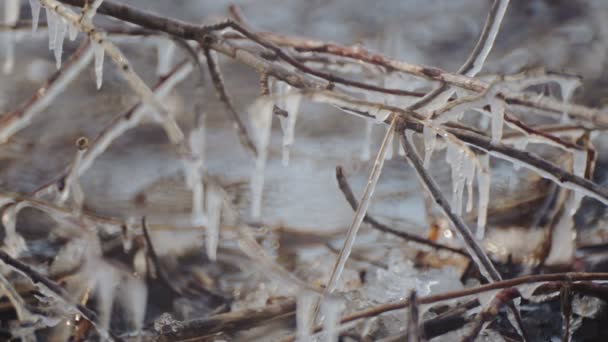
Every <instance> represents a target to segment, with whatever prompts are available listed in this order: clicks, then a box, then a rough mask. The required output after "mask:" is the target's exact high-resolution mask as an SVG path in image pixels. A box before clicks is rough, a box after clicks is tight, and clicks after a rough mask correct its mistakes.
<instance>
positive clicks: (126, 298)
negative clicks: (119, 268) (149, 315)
mask: <svg viewBox="0 0 608 342" xmlns="http://www.w3.org/2000/svg"><path fill="white" fill-rule="evenodd" d="M118 299H119V300H120V303H121V305H122V307H123V309H124V311H125V314H126V318H127V322H128V323H129V327H130V328H131V330H132V332H134V333H135V334H138V333H140V332H141V330H142V328H143V323H144V318H145V315H146V306H147V301H148V288H147V286H146V284H145V283H144V282H143V281H142V280H140V279H138V278H135V277H132V276H129V278H127V281H123V282H122V283H121V284H120V290H119V292H118Z"/></svg>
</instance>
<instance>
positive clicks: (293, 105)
mask: <svg viewBox="0 0 608 342" xmlns="http://www.w3.org/2000/svg"><path fill="white" fill-rule="evenodd" d="M301 99H302V96H301V95H300V94H288V96H287V98H286V99H285V110H286V111H287V113H288V116H287V119H283V120H282V122H283V121H285V124H284V125H282V126H285V127H284V129H283V166H288V165H289V147H290V146H291V145H292V144H293V142H294V137H295V128H296V119H297V118H298V109H299V107H300V101H301Z"/></svg>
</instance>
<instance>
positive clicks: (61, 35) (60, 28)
mask: <svg viewBox="0 0 608 342" xmlns="http://www.w3.org/2000/svg"><path fill="white" fill-rule="evenodd" d="M56 26H57V32H56V34H55V43H54V44H53V45H54V50H55V63H56V66H57V69H59V68H61V55H62V54H63V41H64V40H65V34H66V32H67V28H68V23H67V22H66V21H65V19H63V18H60V17H58V18H57V24H56Z"/></svg>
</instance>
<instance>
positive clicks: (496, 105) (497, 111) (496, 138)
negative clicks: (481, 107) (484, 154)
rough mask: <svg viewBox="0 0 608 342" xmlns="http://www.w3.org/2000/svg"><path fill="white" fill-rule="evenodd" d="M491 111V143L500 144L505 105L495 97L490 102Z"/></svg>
mask: <svg viewBox="0 0 608 342" xmlns="http://www.w3.org/2000/svg"><path fill="white" fill-rule="evenodd" d="M490 107H491V109H492V142H493V143H497V142H500V139H501V138H502V131H503V125H504V121H505V104H504V102H503V101H502V100H501V99H498V98H496V97H494V98H492V100H491V101H490Z"/></svg>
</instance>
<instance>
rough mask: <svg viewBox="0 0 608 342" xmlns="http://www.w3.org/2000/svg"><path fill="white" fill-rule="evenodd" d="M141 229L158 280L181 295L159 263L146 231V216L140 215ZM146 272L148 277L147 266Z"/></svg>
mask: <svg viewBox="0 0 608 342" xmlns="http://www.w3.org/2000/svg"><path fill="white" fill-rule="evenodd" d="M141 229H142V231H143V235H144V239H145V240H146V251H147V252H148V257H149V258H150V261H152V265H154V270H155V271H156V276H157V277H158V279H160V281H161V282H162V283H163V284H165V286H166V287H167V288H168V289H169V290H171V292H173V294H175V295H177V296H183V293H182V291H181V290H180V289H178V288H177V287H176V286H175V285H173V283H172V282H171V281H170V280H169V277H168V276H167V274H166V273H165V268H164V267H163V265H162V264H161V262H160V260H159V258H158V254H156V249H155V248H154V244H153V243H152V238H150V232H149V231H148V225H147V223H146V217H145V216H142V218H141ZM147 270H148V274H147V276H148V277H150V268H149V267H148V268H147Z"/></svg>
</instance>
